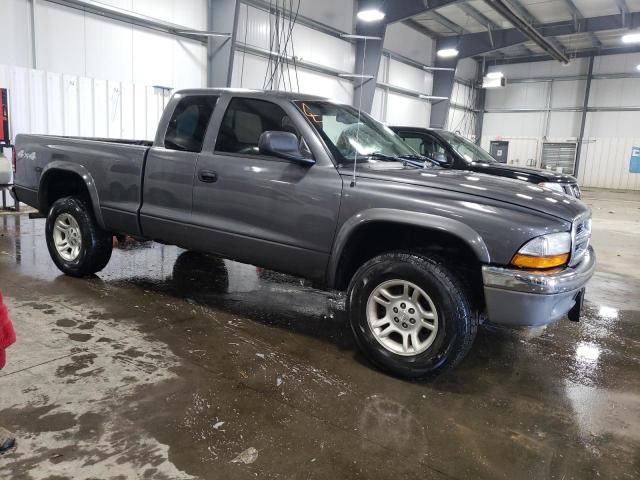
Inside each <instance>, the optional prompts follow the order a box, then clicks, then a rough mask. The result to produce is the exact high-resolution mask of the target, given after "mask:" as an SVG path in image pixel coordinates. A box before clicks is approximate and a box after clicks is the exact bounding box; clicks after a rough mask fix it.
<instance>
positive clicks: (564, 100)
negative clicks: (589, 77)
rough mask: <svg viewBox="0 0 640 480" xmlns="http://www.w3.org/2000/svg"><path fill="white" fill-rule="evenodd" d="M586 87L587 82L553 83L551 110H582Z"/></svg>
mask: <svg viewBox="0 0 640 480" xmlns="http://www.w3.org/2000/svg"><path fill="white" fill-rule="evenodd" d="M586 85H587V82H586V80H577V81H568V80H567V81H562V82H553V86H552V87H551V88H552V92H551V108H563V107H580V108H582V105H583V104H584V90H585V88H586ZM592 87H593V85H592Z"/></svg>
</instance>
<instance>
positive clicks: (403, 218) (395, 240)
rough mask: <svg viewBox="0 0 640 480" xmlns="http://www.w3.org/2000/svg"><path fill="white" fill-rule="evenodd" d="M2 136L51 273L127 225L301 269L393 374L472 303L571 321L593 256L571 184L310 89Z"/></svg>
mask: <svg viewBox="0 0 640 480" xmlns="http://www.w3.org/2000/svg"><path fill="white" fill-rule="evenodd" d="M16 152H17V159H16V160H17V161H16V164H17V165H16V167H17V171H16V177H15V178H16V181H15V194H16V195H17V197H18V198H19V200H20V201H22V202H24V203H26V204H28V205H31V206H33V207H35V208H37V209H38V210H39V211H40V212H41V213H42V214H44V215H46V216H47V221H46V239H47V244H48V248H49V252H50V254H51V257H52V259H53V261H54V262H55V264H56V265H57V266H58V267H59V268H60V270H62V271H63V272H64V273H66V274H68V275H73V276H87V275H91V274H93V273H95V272H98V271H100V270H102V269H103V268H104V267H105V266H106V265H107V263H108V262H109V259H110V257H111V249H112V237H113V235H114V234H129V235H133V236H137V237H143V238H148V239H152V240H155V241H157V242H162V243H165V244H172V245H178V246H180V247H182V248H185V249H189V250H194V251H200V252H207V253H211V254H215V255H219V256H221V257H225V258H230V259H234V260H237V261H240V262H244V263H249V264H253V265H258V266H261V267H264V268H269V269H273V270H277V271H281V272H285V273H289V274H293V275H297V276H301V277H305V278H307V279H310V280H312V281H313V282H314V283H315V284H316V285H317V286H318V287H319V288H324V289H334V290H340V291H346V292H347V295H346V303H347V308H348V313H349V321H350V323H351V327H352V329H353V332H354V335H355V338H356V340H357V342H358V344H359V345H360V347H361V348H362V350H363V351H364V352H365V354H366V355H367V356H368V358H369V359H371V361H372V362H374V363H375V364H376V365H378V366H379V367H381V368H383V369H385V370H386V371H389V372H392V373H394V374H396V375H400V376H404V377H413V378H415V377H421V376H424V375H426V374H428V373H430V372H433V371H435V370H437V369H442V368H446V367H452V366H454V365H456V364H457V363H458V362H459V361H460V360H461V359H462V358H463V357H464V356H465V354H466V353H467V352H468V351H469V349H470V348H471V345H472V343H473V340H474V337H475V334H476V330H477V326H478V324H479V323H480V322H482V321H484V320H485V319H488V320H489V321H491V322H494V323H499V324H507V325H544V324H547V323H550V322H552V321H555V320H557V319H559V318H561V317H563V316H564V315H565V314H567V313H569V318H571V319H574V320H577V319H578V317H579V315H580V307H581V303H582V298H583V292H584V286H585V284H586V283H587V281H588V280H589V278H590V277H591V276H592V274H593V271H594V265H595V256H594V253H593V251H592V249H591V247H590V246H589V242H590V236H591V213H590V210H589V209H588V208H587V207H586V206H585V205H584V204H583V203H582V202H581V201H580V200H578V199H576V198H573V197H570V196H568V195H564V194H562V193H558V192H554V191H551V190H547V189H544V188H540V187H538V186H536V185H532V184H528V183H524V182H519V181H515V180H510V179H503V178H497V177H494V176H489V175H484V174H478V173H474V172H468V171H459V170H448V169H442V168H439V167H438V166H436V165H435V164H434V162H432V161H431V160H430V159H429V158H428V157H422V156H420V155H419V154H418V153H416V152H415V151H414V150H412V149H411V148H410V147H409V146H408V145H407V144H406V143H405V142H403V141H402V139H400V138H399V137H398V136H396V135H395V134H394V133H393V132H392V131H391V130H390V129H388V128H387V127H385V126H383V125H382V124H380V123H379V122H377V121H375V120H374V119H372V118H371V117H369V116H368V115H366V114H364V113H360V112H358V111H357V110H355V109H354V108H352V107H350V106H348V105H341V104H337V103H333V102H331V101H329V100H327V99H324V98H320V97H314V96H309V95H300V94H291V93H283V92H259V91H246V90H227V89H198V90H184V91H180V92H177V93H176V94H175V95H174V96H173V97H172V99H171V101H170V102H169V104H168V106H167V108H166V111H165V112H164V115H163V117H162V119H161V121H160V125H159V127H158V132H157V135H156V138H155V141H154V142H153V143H151V142H145V141H130V140H114V139H102V138H73V137H58V136H43V135H18V136H17V139H16Z"/></svg>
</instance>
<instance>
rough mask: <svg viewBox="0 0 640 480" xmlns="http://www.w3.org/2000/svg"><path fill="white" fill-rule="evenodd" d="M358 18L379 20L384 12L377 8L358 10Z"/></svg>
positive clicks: (367, 20) (364, 20)
mask: <svg viewBox="0 0 640 480" xmlns="http://www.w3.org/2000/svg"><path fill="white" fill-rule="evenodd" d="M357 16H358V20H362V21H363V22H379V21H380V20H382V19H383V18H384V12H382V11H381V10H378V9H377V8H370V9H367V10H360V11H359V12H358V15H357Z"/></svg>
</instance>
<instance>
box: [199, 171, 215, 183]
mask: <svg viewBox="0 0 640 480" xmlns="http://www.w3.org/2000/svg"><path fill="white" fill-rule="evenodd" d="M198 179H199V180H200V181H201V182H204V183H215V182H217V181H218V174H217V173H216V172H212V171H211V170H200V171H199V172H198Z"/></svg>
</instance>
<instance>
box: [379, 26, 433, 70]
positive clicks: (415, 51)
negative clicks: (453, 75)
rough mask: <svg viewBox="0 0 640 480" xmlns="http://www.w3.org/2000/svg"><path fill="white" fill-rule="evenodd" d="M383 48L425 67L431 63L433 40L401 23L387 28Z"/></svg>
mask: <svg viewBox="0 0 640 480" xmlns="http://www.w3.org/2000/svg"><path fill="white" fill-rule="evenodd" d="M384 48H385V49H386V50H389V51H391V52H394V53H397V54H399V55H402V56H404V57H407V58H410V59H411V60H415V61H416V62H419V63H423V64H425V65H431V64H432V63H433V48H434V46H433V40H432V39H431V38H430V37H427V36H426V35H423V34H421V33H420V32H418V31H416V30H415V29H413V28H411V27H408V26H406V25H404V24H403V23H401V22H396V23H392V24H391V25H388V26H387V32H386V35H385V37H384Z"/></svg>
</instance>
